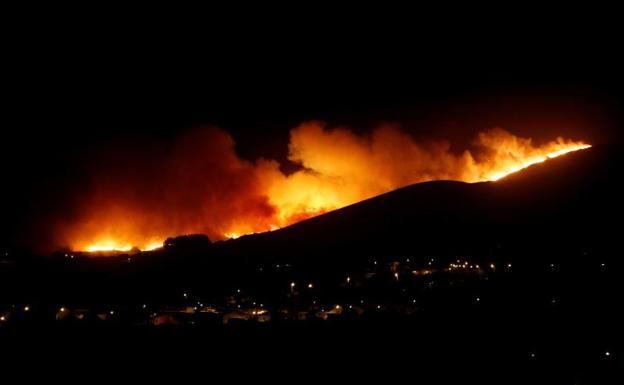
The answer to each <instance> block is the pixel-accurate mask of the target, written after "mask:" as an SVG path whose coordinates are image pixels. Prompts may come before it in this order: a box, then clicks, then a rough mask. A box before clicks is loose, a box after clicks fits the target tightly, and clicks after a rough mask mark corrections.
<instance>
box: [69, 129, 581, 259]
mask: <svg viewBox="0 0 624 385" xmlns="http://www.w3.org/2000/svg"><path fill="white" fill-rule="evenodd" d="M589 147H591V146H590V145H589V144H587V143H584V142H580V141H579V142H575V141H571V140H564V139H562V138H558V139H556V140H554V141H551V142H548V143H545V144H541V145H535V144H533V142H532V140H531V139H527V138H520V137H517V136H514V135H512V134H510V133H508V132H506V131H504V130H502V129H494V130H489V131H485V132H482V133H480V134H479V135H478V136H477V138H476V140H475V142H474V146H472V147H471V150H465V151H463V152H460V153H456V152H452V151H451V150H450V144H449V143H446V142H437V143H436V142H432V143H426V144H422V143H417V142H415V141H414V140H413V139H412V138H411V137H410V136H409V135H408V134H406V133H404V132H402V131H400V130H398V129H397V128H396V127H393V126H383V127H380V128H378V129H376V130H374V131H373V132H371V133H370V134H367V135H356V134H354V133H353V132H351V131H350V130H348V129H344V128H337V129H327V128H326V127H325V126H324V125H323V124H322V123H318V122H311V123H306V124H302V125H301V126H299V127H297V128H295V129H293V130H292V131H291V137H290V143H289V156H288V159H289V160H290V161H291V162H293V163H295V164H297V165H299V166H301V168H300V170H299V171H296V172H294V173H291V174H284V173H283V172H282V171H281V170H280V165H279V164H278V163H277V162H275V161H271V160H266V159H260V160H258V161H256V162H255V163H251V162H249V161H246V160H243V159H241V158H239V157H238V156H237V154H236V152H235V151H234V142H233V140H232V138H231V137H230V136H229V135H228V134H227V133H225V132H223V131H220V130H217V129H211V130H208V131H200V132H196V133H191V134H189V135H188V137H183V138H181V139H180V140H179V143H176V144H175V145H174V146H173V148H174V149H173V150H172V152H171V153H165V154H160V155H157V156H154V157H153V158H150V157H149V156H137V155H136V154H134V153H133V154H130V155H128V160H127V161H126V162H124V164H123V166H124V167H117V168H115V167H112V166H107V167H109V168H110V169H111V170H109V169H106V170H104V171H102V170H100V172H94V176H93V179H94V183H93V184H94V193H93V194H92V196H88V197H86V198H84V201H81V202H80V207H78V208H77V211H78V213H79V215H78V218H79V220H76V221H75V222H73V223H63V224H62V225H59V226H57V231H58V233H59V234H58V238H59V243H62V242H65V244H68V245H69V246H70V247H71V248H72V249H74V250H86V251H89V252H102V251H130V250H131V249H132V248H133V247H137V248H138V249H140V250H153V249H156V248H159V247H162V244H163V241H164V240H165V239H166V238H167V237H170V236H175V235H177V234H194V233H202V234H207V235H208V236H209V237H210V238H211V239H212V240H219V239H236V238H238V237H240V236H241V235H244V234H252V233H258V232H265V231H271V230H277V229H279V228H282V227H285V226H288V225H290V224H293V223H296V222H299V221H301V220H304V219H307V218H310V217H314V216H317V215H320V214H323V213H325V212H328V211H331V210H335V209H338V208H341V207H344V206H347V205H350V204H353V203H356V202H359V201H361V200H364V199H367V198H371V197H373V196H376V195H379V194H382V193H385V192H388V191H391V190H394V189H397V188H400V187H404V186H407V185H410V184H414V183H420V182H426V181H432V180H456V181H463V182H469V183H474V182H484V181H497V180H500V179H501V178H504V177H505V176H507V175H509V174H511V173H514V172H517V171H520V170H522V169H525V168H527V167H529V166H531V165H533V164H536V163H540V162H544V161H546V160H547V159H550V158H555V157H558V156H561V155H564V154H567V153H569V152H572V151H578V150H583V149H587V148H589ZM142 162H143V163H142ZM100 163H101V162H100ZM120 169H123V172H121V173H120V172H119V171H120Z"/></svg>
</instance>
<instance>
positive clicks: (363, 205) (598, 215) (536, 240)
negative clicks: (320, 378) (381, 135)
mask: <svg viewBox="0 0 624 385" xmlns="http://www.w3.org/2000/svg"><path fill="white" fill-rule="evenodd" d="M610 154H611V153H609V152H607V151H602V150H601V149H597V148H592V149H589V150H585V151H581V152H576V153H571V154H567V155H565V156H562V157H559V158H556V159H551V160H549V161H547V162H544V163H541V164H537V165H534V166H532V167H530V168H528V169H526V170H523V171H521V172H518V173H516V174H513V175H510V176H508V177H507V178H504V179H502V180H499V181H497V182H486V183H476V184H467V183H462V182H451V181H437V182H427V183H420V184H416V185H412V186H408V187H405V188H401V189H398V190H395V191H392V192H389V193H386V194H383V195H380V196H377V197H374V198H372V199H368V200H366V201H363V202H360V203H357V204H354V205H351V206H348V207H345V208H342V209H339V210H336V211H333V212H330V213H327V214H325V215H322V216H319V217H316V218H312V219H309V220H306V221H303V222H300V223H297V224H295V225H292V226H290V227H287V228H284V229H281V230H278V231H274V232H270V233H264V234H256V235H250V236H246V237H242V238H240V239H238V240H235V241H227V242H222V243H220V244H218V245H216V249H217V250H218V252H219V253H224V254H228V255H238V256H256V255H257V256H280V257H282V256H283V257H290V256H296V255H302V256H305V255H315V256H322V255H328V254H329V255H336V254H338V253H340V254H361V253H362V252H364V253H367V254H371V253H406V252H408V253H429V252H434V253H440V252H444V251H445V250H448V251H454V250H455V251H457V250H470V249H472V248H477V249H483V248H487V247H490V246H491V245H492V244H495V243H498V242H513V243H523V244H525V245H527V247H541V246H544V245H556V244H561V243H565V242H575V243H576V242H582V243H584V242H587V243H592V244H593V243H596V242H610V241H612V240H614V239H615V236H616V227H617V225H616V224H613V225H612V224H611V221H615V222H616V223H617V222H619V221H621V216H620V213H621V210H620V209H621V204H620V202H619V200H620V199H621V198H620V197H621V188H620V187H619V184H618V183H617V181H615V180H614V178H615V176H616V175H618V174H617V172H618V171H619V169H620V168H619V164H621V163H620V162H619V161H617V160H616V158H615V157H614V156H611V155H610Z"/></svg>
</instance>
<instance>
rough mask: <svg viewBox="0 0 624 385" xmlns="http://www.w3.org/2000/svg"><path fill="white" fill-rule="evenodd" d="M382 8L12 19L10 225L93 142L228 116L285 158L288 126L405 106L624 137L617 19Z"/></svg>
mask: <svg viewBox="0 0 624 385" xmlns="http://www.w3.org/2000/svg"><path fill="white" fill-rule="evenodd" d="M350 17H351V19H357V17H356V16H355V13H352V14H351V16H350ZM379 17H380V20H376V19H366V20H362V21H361V22H360V21H358V22H356V23H354V24H356V25H352V24H351V23H349V22H347V20H344V19H341V18H336V19H335V20H331V22H330V23H329V24H328V23H327V21H326V20H324V19H322V18H316V17H311V18H304V17H302V16H301V14H297V16H296V17H295V16H292V15H291V16H290V17H285V18H280V17H278V19H279V21H280V22H284V23H277V22H274V20H269V19H264V18H259V17H258V18H254V17H253V15H251V16H247V17H246V18H244V19H243V20H239V18H235V19H234V21H231V22H230V20H228V21H227V22H226V21H223V20H221V19H220V18H219V17H218V16H216V15H214V14H212V13H207V14H206V17H205V18H204V19H202V20H194V21H189V22H188V23H185V22H184V21H182V22H180V21H179V22H178V23H175V24H174V23H170V22H168V21H167V22H165V21H162V20H160V19H159V20H160V21H159V20H152V21H151V22H150V23H149V24H150V26H145V27H143V26H142V25H138V24H137V25H134V24H135V23H134V21H136V20H132V19H131V20H129V22H128V21H127V22H126V23H125V25H128V24H129V25H131V26H133V28H129V29H122V28H119V26H118V25H117V24H116V23H113V22H112V21H111V20H107V19H103V20H99V21H98V23H96V24H95V26H93V25H91V20H82V21H80V22H78V23H77V24H73V23H71V24H68V23H62V22H60V21H58V20H56V19H46V18H45V17H44V18H43V19H45V23H40V21H41V19H37V20H34V21H33V20H30V21H29V23H21V22H15V23H14V24H9V25H8V26H7V27H5V32H6V33H5V34H4V37H3V40H4V45H3V46H4V48H3V49H4V52H5V54H4V55H3V56H4V59H3V62H4V63H3V66H5V69H3V70H2V73H3V76H2V84H3V86H2V89H3V94H4V97H3V102H2V103H3V110H4V112H5V113H3V119H2V120H3V124H2V138H3V140H2V144H1V151H2V154H1V161H2V175H3V182H4V183H3V184H2V186H3V187H2V189H3V192H2V194H3V195H2V205H3V207H2V214H3V217H2V233H3V234H2V237H1V239H0V240H1V241H2V243H4V244H9V245H10V244H13V243H14V240H15V238H16V233H17V232H18V231H19V229H21V228H23V227H24V226H25V227H28V222H29V221H32V218H33V215H36V214H33V211H36V210H39V209H40V208H41V207H45V206H46V204H47V205H52V206H53V205H56V204H58V202H59V201H62V199H63V196H64V195H66V191H65V190H64V189H66V188H67V185H68V184H69V183H68V181H72V180H73V178H78V176H79V174H80V170H79V169H80V163H81V161H82V160H83V159H84V158H85V157H88V156H89V153H90V152H91V151H92V150H93V149H97V148H101V147H103V146H110V145H119V144H120V143H124V144H125V145H132V143H146V142H149V141H151V140H155V141H162V140H165V141H166V140H170V139H171V138H173V137H175V136H176V135H177V134H178V133H179V132H181V131H183V130H186V129H189V128H193V127H198V126H203V125H217V126H219V127H222V128H224V129H226V130H227V131H229V132H230V133H231V134H232V135H233V136H234V138H235V140H236V143H237V150H238V151H239V153H240V154H241V155H243V156H244V157H247V158H249V159H255V158H257V157H258V156H265V157H271V158H276V159H279V160H283V159H284V157H285V155H286V151H287V150H286V144H287V142H288V132H289V130H290V129H291V128H293V127H294V126H295V125H297V124H298V123H300V122H302V121H305V120H309V119H321V120H325V121H327V122H329V124H331V125H337V124H348V125H350V126H352V127H353V128H354V129H355V130H356V131H357V130H367V129H370V128H371V127H374V126H375V125H376V124H378V123H379V122H382V121H393V122H399V123H400V124H402V125H403V126H404V127H405V128H406V129H407V130H408V131H410V132H411V133H412V134H413V135H414V136H416V137H423V138H428V137H433V138H450V139H453V140H456V141H457V142H458V143H461V142H462V141H467V140H468V139H469V138H470V137H472V136H473V135H474V133H476V132H477V131H478V130H482V129H488V128H492V126H494V125H503V126H504V128H506V129H508V130H510V131H511V132H514V133H516V134H519V135H528V136H533V137H536V138H537V139H540V138H543V139H550V138H552V137H553V136H557V135H563V136H569V137H572V138H574V139H586V140H590V141H592V143H600V142H610V143H612V142H614V141H617V140H619V138H620V131H619V130H618V127H620V126H619V123H621V122H622V110H621V105H622V100H623V99H622V95H623V94H624V89H623V88H622V87H623V84H624V83H623V81H622V74H621V73H620V71H621V68H622V66H621V65H620V64H621V63H620V62H619V58H618V57H617V52H616V51H617V50H618V46H617V44H615V40H617V39H616V36H617V35H616V34H615V32H616V31H609V30H602V29H600V30H598V31H596V30H595V29H593V28H591V29H592V31H593V32H592V33H591V34H590V33H587V31H586V27H588V26H587V25H584V24H581V26H579V25H578V24H575V23H570V25H565V26H559V25H548V26H547V27H546V30H542V29H537V30H536V29H535V28H534V26H533V25H532V24H530V23H529V24H527V23H523V22H522V20H520V22H519V23H514V24H512V25H511V26H508V25H506V21H508V20H507V19H503V20H500V21H498V22H497V23H496V24H495V25H493V24H490V23H489V22H488V23H484V22H483V20H475V19H464V20H463V21H462V23H459V24H454V23H453V21H452V20H443V21H444V23H442V22H441V23H437V22H430V23H422V20H423V18H424V19H426V17H423V15H419V16H418V17H414V18H409V17H408V18H401V19H393V18H389V17H388V16H386V15H384V16H379ZM20 21H21V20H20ZM250 21H251V22H250ZM351 21H352V20H351ZM449 24H451V25H449ZM545 24H549V23H548V20H547V22H546V23H545ZM596 24H601V23H596ZM606 24H608V23H606ZM583 26H584V27H583ZM451 27H452V28H451ZM601 27H602V26H601ZM590 126H591V127H590ZM544 127H550V130H552V132H549V131H548V130H544ZM33 202H36V204H33ZM33 207H36V209H33Z"/></svg>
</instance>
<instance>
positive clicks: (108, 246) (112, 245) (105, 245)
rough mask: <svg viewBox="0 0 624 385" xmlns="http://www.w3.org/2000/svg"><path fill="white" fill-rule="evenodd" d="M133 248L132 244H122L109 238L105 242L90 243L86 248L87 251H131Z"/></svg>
mask: <svg viewBox="0 0 624 385" xmlns="http://www.w3.org/2000/svg"><path fill="white" fill-rule="evenodd" d="M130 250H132V246H129V245H120V244H119V243H117V242H115V241H112V240H107V241H104V242H98V243H95V244H92V245H89V246H87V247H86V248H85V251H88V252H90V253H95V252H99V251H130Z"/></svg>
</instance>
